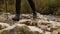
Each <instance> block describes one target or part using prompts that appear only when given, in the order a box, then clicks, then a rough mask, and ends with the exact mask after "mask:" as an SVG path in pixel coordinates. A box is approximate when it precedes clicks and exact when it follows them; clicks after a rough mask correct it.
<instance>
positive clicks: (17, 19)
mask: <svg viewBox="0 0 60 34" xmlns="http://www.w3.org/2000/svg"><path fill="white" fill-rule="evenodd" d="M19 19H20V15H19V14H17V15H16V16H15V17H14V18H12V20H14V21H19Z"/></svg>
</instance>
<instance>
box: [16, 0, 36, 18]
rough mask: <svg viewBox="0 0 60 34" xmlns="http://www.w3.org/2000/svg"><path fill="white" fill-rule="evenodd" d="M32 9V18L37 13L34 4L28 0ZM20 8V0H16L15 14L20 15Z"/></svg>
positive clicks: (31, 0)
mask: <svg viewBox="0 0 60 34" xmlns="http://www.w3.org/2000/svg"><path fill="white" fill-rule="evenodd" d="M28 2H29V4H30V6H31V8H32V10H33V12H32V13H33V18H36V16H37V14H36V12H35V11H36V10H35V5H34V3H33V0H28ZM20 8H21V0H16V14H19V15H20Z"/></svg>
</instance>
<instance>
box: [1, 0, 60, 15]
mask: <svg viewBox="0 0 60 34" xmlns="http://www.w3.org/2000/svg"><path fill="white" fill-rule="evenodd" d="M14 1H15V0H14ZM21 1H22V2H21V13H32V10H31V8H30V6H29V3H28V2H27V0H21ZM33 1H34V3H35V7H36V11H37V12H40V13H42V14H47V13H50V12H49V11H50V9H52V8H53V9H52V10H51V12H52V11H53V12H55V10H54V9H56V7H60V0H33ZM10 3H11V2H10ZM0 10H1V11H3V12H5V5H3V4H1V5H0ZM8 11H9V12H10V13H15V2H14V3H13V4H9V3H8Z"/></svg>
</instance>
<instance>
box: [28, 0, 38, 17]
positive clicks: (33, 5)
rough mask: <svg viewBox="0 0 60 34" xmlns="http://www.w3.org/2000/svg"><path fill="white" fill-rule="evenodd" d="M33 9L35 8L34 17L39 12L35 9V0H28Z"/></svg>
mask: <svg viewBox="0 0 60 34" xmlns="http://www.w3.org/2000/svg"><path fill="white" fill-rule="evenodd" d="M28 2H29V4H30V6H31V8H32V10H33V18H37V13H36V10H35V4H34V3H33V0H28Z"/></svg>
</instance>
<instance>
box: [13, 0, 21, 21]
mask: <svg viewBox="0 0 60 34" xmlns="http://www.w3.org/2000/svg"><path fill="white" fill-rule="evenodd" d="M20 8H21V0H16V15H15V17H14V18H12V19H13V20H14V21H19V19H20Z"/></svg>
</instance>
